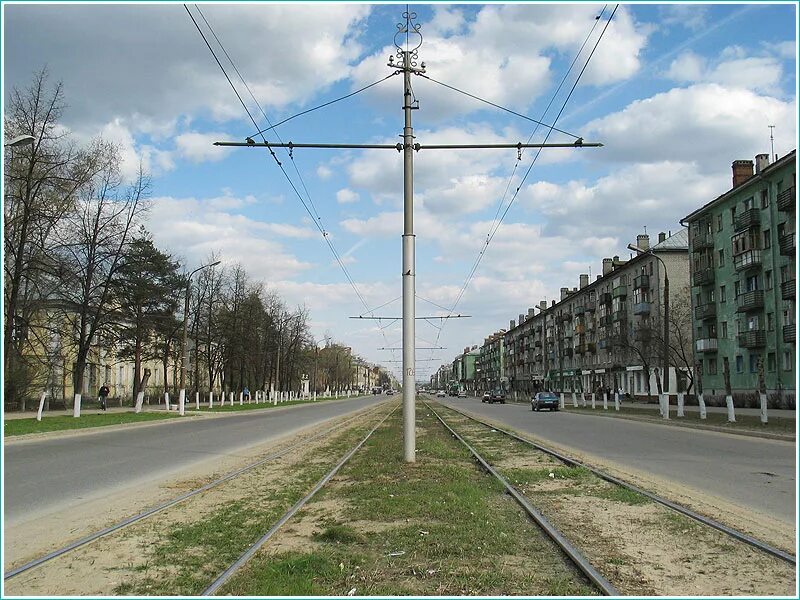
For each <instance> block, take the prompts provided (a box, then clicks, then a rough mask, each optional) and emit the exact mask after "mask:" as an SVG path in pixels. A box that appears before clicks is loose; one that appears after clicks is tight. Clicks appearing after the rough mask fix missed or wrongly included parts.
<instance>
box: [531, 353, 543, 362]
mask: <svg viewBox="0 0 800 600" xmlns="http://www.w3.org/2000/svg"><path fill="white" fill-rule="evenodd" d="M533 360H534V361H535V362H538V363H540V362H542V361H543V360H544V355H543V354H542V353H541V352H540V353H539V354H537V355H536V356H534V357H533Z"/></svg>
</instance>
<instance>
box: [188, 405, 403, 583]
mask: <svg viewBox="0 0 800 600" xmlns="http://www.w3.org/2000/svg"><path fill="white" fill-rule="evenodd" d="M398 406H399V405H398ZM396 410H397V406H395V407H394V408H393V409H392V410H391V411H389V414H387V415H386V416H385V417H384V418H383V419H381V420H380V422H379V423H378V424H377V425H375V427H373V428H372V430H370V432H369V433H368V434H367V435H366V436H365V437H364V439H363V440H361V441H360V442H359V443H358V444H356V445H355V446H354V447H353V448H352V449H351V450H350V451H349V452H348V453H347V454H346V455H345V456H344V458H342V460H340V461H339V463H338V464H337V465H336V466H335V467H333V469H331V470H330V471H328V473H327V475H325V476H324V477H323V478H322V479H320V480H319V481H318V482H317V484H316V485H315V486H314V488H313V489H312V490H311V491H310V492H309V493H308V494H306V495H305V496H304V497H303V498H301V499H300V500H298V501H297V502H296V503H295V504H294V506H292V507H291V508H290V509H289V510H288V511H286V513H284V515H283V516H282V517H281V518H280V519H278V521H276V522H275V524H274V525H273V526H272V527H271V528H270V530H269V531H267V533H265V534H264V535H263V536H261V537H260V538H259V539H258V541H256V542H255V543H254V544H253V545H252V546H250V547H249V548H248V549H247V550H246V551H245V552H244V553H243V554H242V555H241V556H240V557H239V558H238V559H236V562H234V563H233V564H232V565H231V566H230V567H228V568H227V569H225V571H223V572H222V574H221V575H220V576H219V577H217V578H216V579H215V580H214V581H213V582H212V583H211V585H209V586H208V587H207V588H206V589H204V590H203V592H202V593H201V594H200V595H201V596H210V595H212V594H214V593H215V592H216V591H217V590H218V589H219V588H220V587H222V586H223V585H224V584H225V583H226V582H227V581H228V580H229V579H230V578H231V577H232V576H233V574H234V573H236V571H238V570H239V569H240V568H241V567H242V566H244V565H245V564H246V563H247V561H249V560H250V559H251V558H252V557H253V555H254V554H255V553H256V552H258V551H259V550H260V549H261V547H262V546H263V545H264V544H266V543H267V541H269V539H270V538H271V537H272V536H273V535H275V533H276V532H277V531H278V530H279V529H280V528H281V527H282V526H283V525H284V524H285V523H286V521H288V520H289V519H291V518H292V517H293V516H294V515H295V513H296V512H297V511H298V510H300V509H301V508H303V506H304V505H305V504H306V502H308V501H309V500H311V498H313V497H314V495H315V494H316V493H317V492H318V491H319V490H321V489H322V487H323V486H324V485H325V484H326V483H328V481H330V480H331V478H332V477H333V476H334V475H336V473H337V472H338V471H339V469H341V468H342V466H344V464H345V463H346V462H347V461H348V460H350V458H351V457H352V456H353V455H354V454H355V453H356V452H357V451H358V449H359V448H361V446H363V445H364V444H365V443H366V441H367V440H368V439H369V438H370V437H371V436H372V434H373V433H375V431H376V430H377V429H378V427H380V426H381V425H383V423H384V422H385V421H386V419H388V418H389V417H390V416H392V414H394V412H395V411H396Z"/></svg>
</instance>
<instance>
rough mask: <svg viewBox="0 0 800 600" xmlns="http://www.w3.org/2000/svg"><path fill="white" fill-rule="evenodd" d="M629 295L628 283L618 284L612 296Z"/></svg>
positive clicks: (622, 296)
mask: <svg viewBox="0 0 800 600" xmlns="http://www.w3.org/2000/svg"><path fill="white" fill-rule="evenodd" d="M627 295H628V286H627V285H618V286H617V287H615V288H614V289H613V290H611V297H612V298H624V297H625V296H627Z"/></svg>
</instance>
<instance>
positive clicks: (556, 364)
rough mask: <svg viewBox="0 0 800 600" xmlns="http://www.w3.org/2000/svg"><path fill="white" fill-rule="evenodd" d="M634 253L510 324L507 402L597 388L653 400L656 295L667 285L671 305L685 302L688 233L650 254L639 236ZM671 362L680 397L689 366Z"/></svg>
mask: <svg viewBox="0 0 800 600" xmlns="http://www.w3.org/2000/svg"><path fill="white" fill-rule="evenodd" d="M635 246H636V247H637V248H639V249H640V250H641V252H637V254H636V255H633V256H631V258H630V259H629V260H621V259H620V258H619V257H618V256H615V257H613V258H604V259H603V268H602V273H601V274H600V275H597V278H596V279H595V281H592V282H590V281H589V275H588V274H582V275H581V276H580V278H579V286H578V287H575V288H573V289H571V290H570V289H569V288H566V287H565V288H561V293H560V298H559V299H558V300H552V301H551V304H550V306H547V302H546V301H540V302H539V304H538V306H536V307H535V308H529V309H528V311H527V314H521V315H519V321H511V323H510V327H509V330H508V331H506V332H504V335H503V337H504V344H503V348H504V352H503V356H504V361H503V362H504V376H505V378H506V381H507V383H508V389H509V391H511V393H512V394H513V395H517V396H520V395H523V396H525V395H529V394H531V393H534V392H536V391H538V390H541V389H551V390H559V391H567V392H570V391H576V392H578V391H585V392H591V391H593V390H595V389H597V387H598V386H600V385H602V386H607V387H610V388H612V389H619V390H621V391H622V392H623V393H627V394H630V395H632V396H643V395H646V394H647V393H648V383H649V389H650V393H652V394H655V393H656V389H657V385H656V375H655V369H656V368H658V369H659V370H663V354H662V348H663V334H662V333H661V332H663V322H664V321H663V315H664V287H665V284H666V279H668V280H669V293H668V296H669V298H670V301H671V302H673V303H674V302H679V301H680V298H681V295H682V294H683V295H687V296H688V285H689V265H688V232H687V230H686V229H682V230H680V231H678V232H677V233H675V234H674V235H673V234H671V233H670V234H665V233H661V234H659V237H658V243H656V244H655V245H653V246H652V247H650V239H649V236H648V235H647V234H642V235H639V236H637V240H636V244H635ZM537 310H538V313H537V312H536V311H537ZM689 326H690V324H688V323H687V327H689ZM674 327H675V325H674V324H672V328H674ZM688 335H689V339H691V333H690V332H689V334H688ZM485 345H486V344H485ZM688 354H689V356H691V348H689V349H688ZM676 362H677V361H675V360H674V359H671V360H670V363H671V364H670V366H669V374H670V377H669V389H668V393H672V394H675V393H677V392H678V391H684V390H685V389H686V387H687V372H689V371H690V370H691V358H689V360H688V361H687V362H688V364H686V365H681V364H675V363H676ZM659 376H661V378H662V380H663V374H662V373H659Z"/></svg>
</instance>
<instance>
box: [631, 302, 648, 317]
mask: <svg viewBox="0 0 800 600" xmlns="http://www.w3.org/2000/svg"><path fill="white" fill-rule="evenodd" d="M633 314H635V315H649V314H650V303H649V302H639V303H638V304H634V305H633Z"/></svg>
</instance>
